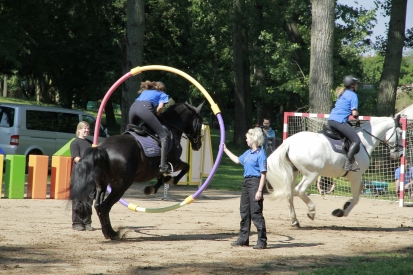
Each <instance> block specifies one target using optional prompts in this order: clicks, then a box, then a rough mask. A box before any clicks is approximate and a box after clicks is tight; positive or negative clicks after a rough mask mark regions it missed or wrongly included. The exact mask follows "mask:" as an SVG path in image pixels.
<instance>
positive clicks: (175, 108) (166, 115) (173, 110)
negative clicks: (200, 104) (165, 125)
mask: <svg viewBox="0 0 413 275" xmlns="http://www.w3.org/2000/svg"><path fill="white" fill-rule="evenodd" d="M185 110H191V111H193V113H194V114H197V112H196V108H195V107H194V106H191V105H189V104H188V103H182V102H181V103H175V104H173V105H171V106H169V107H168V108H167V109H166V110H165V111H164V112H163V113H162V114H161V117H162V118H163V119H164V120H166V121H174V120H176V119H177V118H178V116H179V115H180V114H181V113H182V112H184V111H185Z"/></svg>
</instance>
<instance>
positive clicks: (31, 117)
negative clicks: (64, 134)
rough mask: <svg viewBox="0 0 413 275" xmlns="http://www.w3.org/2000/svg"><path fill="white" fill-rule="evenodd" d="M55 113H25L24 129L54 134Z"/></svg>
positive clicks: (28, 111)
mask: <svg viewBox="0 0 413 275" xmlns="http://www.w3.org/2000/svg"><path fill="white" fill-rule="evenodd" d="M54 117H55V113H54V112H43V111H30V110H27V111H26V129H27V130H38V131H52V132H55V128H56V127H55V119H54Z"/></svg>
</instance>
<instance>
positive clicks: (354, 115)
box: [351, 109, 359, 120]
mask: <svg viewBox="0 0 413 275" xmlns="http://www.w3.org/2000/svg"><path fill="white" fill-rule="evenodd" d="M351 115H352V116H353V117H354V118H355V119H357V120H358V118H359V111H357V109H353V110H352V111H351Z"/></svg>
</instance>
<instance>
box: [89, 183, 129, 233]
mask: <svg viewBox="0 0 413 275" xmlns="http://www.w3.org/2000/svg"><path fill="white" fill-rule="evenodd" d="M119 181H120V183H116V182H115V181H114V182H111V183H110V184H111V187H112V191H111V192H110V194H109V195H108V196H107V197H106V199H104V200H103V196H104V192H102V193H101V195H100V196H99V197H100V198H99V199H98V196H97V201H98V204H95V210H96V213H97V215H98V217H99V220H100V223H101V225H102V233H103V236H105V238H106V239H111V240H118V239H119V234H118V233H117V232H116V231H114V230H113V228H112V225H111V222H110V217H109V212H110V210H111V209H112V206H113V205H114V204H115V203H116V202H118V201H119V200H120V199H121V198H122V196H123V194H124V193H125V191H126V190H127V189H128V188H129V187H130V186H131V185H132V183H133V179H123V180H122V179H119ZM98 186H99V184H98ZM105 190H106V188H105ZM102 191H103V190H102ZM99 201H101V203H100V204H99Z"/></svg>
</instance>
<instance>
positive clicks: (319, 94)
mask: <svg viewBox="0 0 413 275" xmlns="http://www.w3.org/2000/svg"><path fill="white" fill-rule="evenodd" d="M334 9H335V1H334V0H313V1H312V8H311V11H312V24H311V57H310V83H309V89H310V100H309V101H310V102H309V103H310V112H312V113H322V114H323V113H330V110H331V103H332V100H331V90H332V86H333V45H334V37H333V36H334V20H335V13H334Z"/></svg>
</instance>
